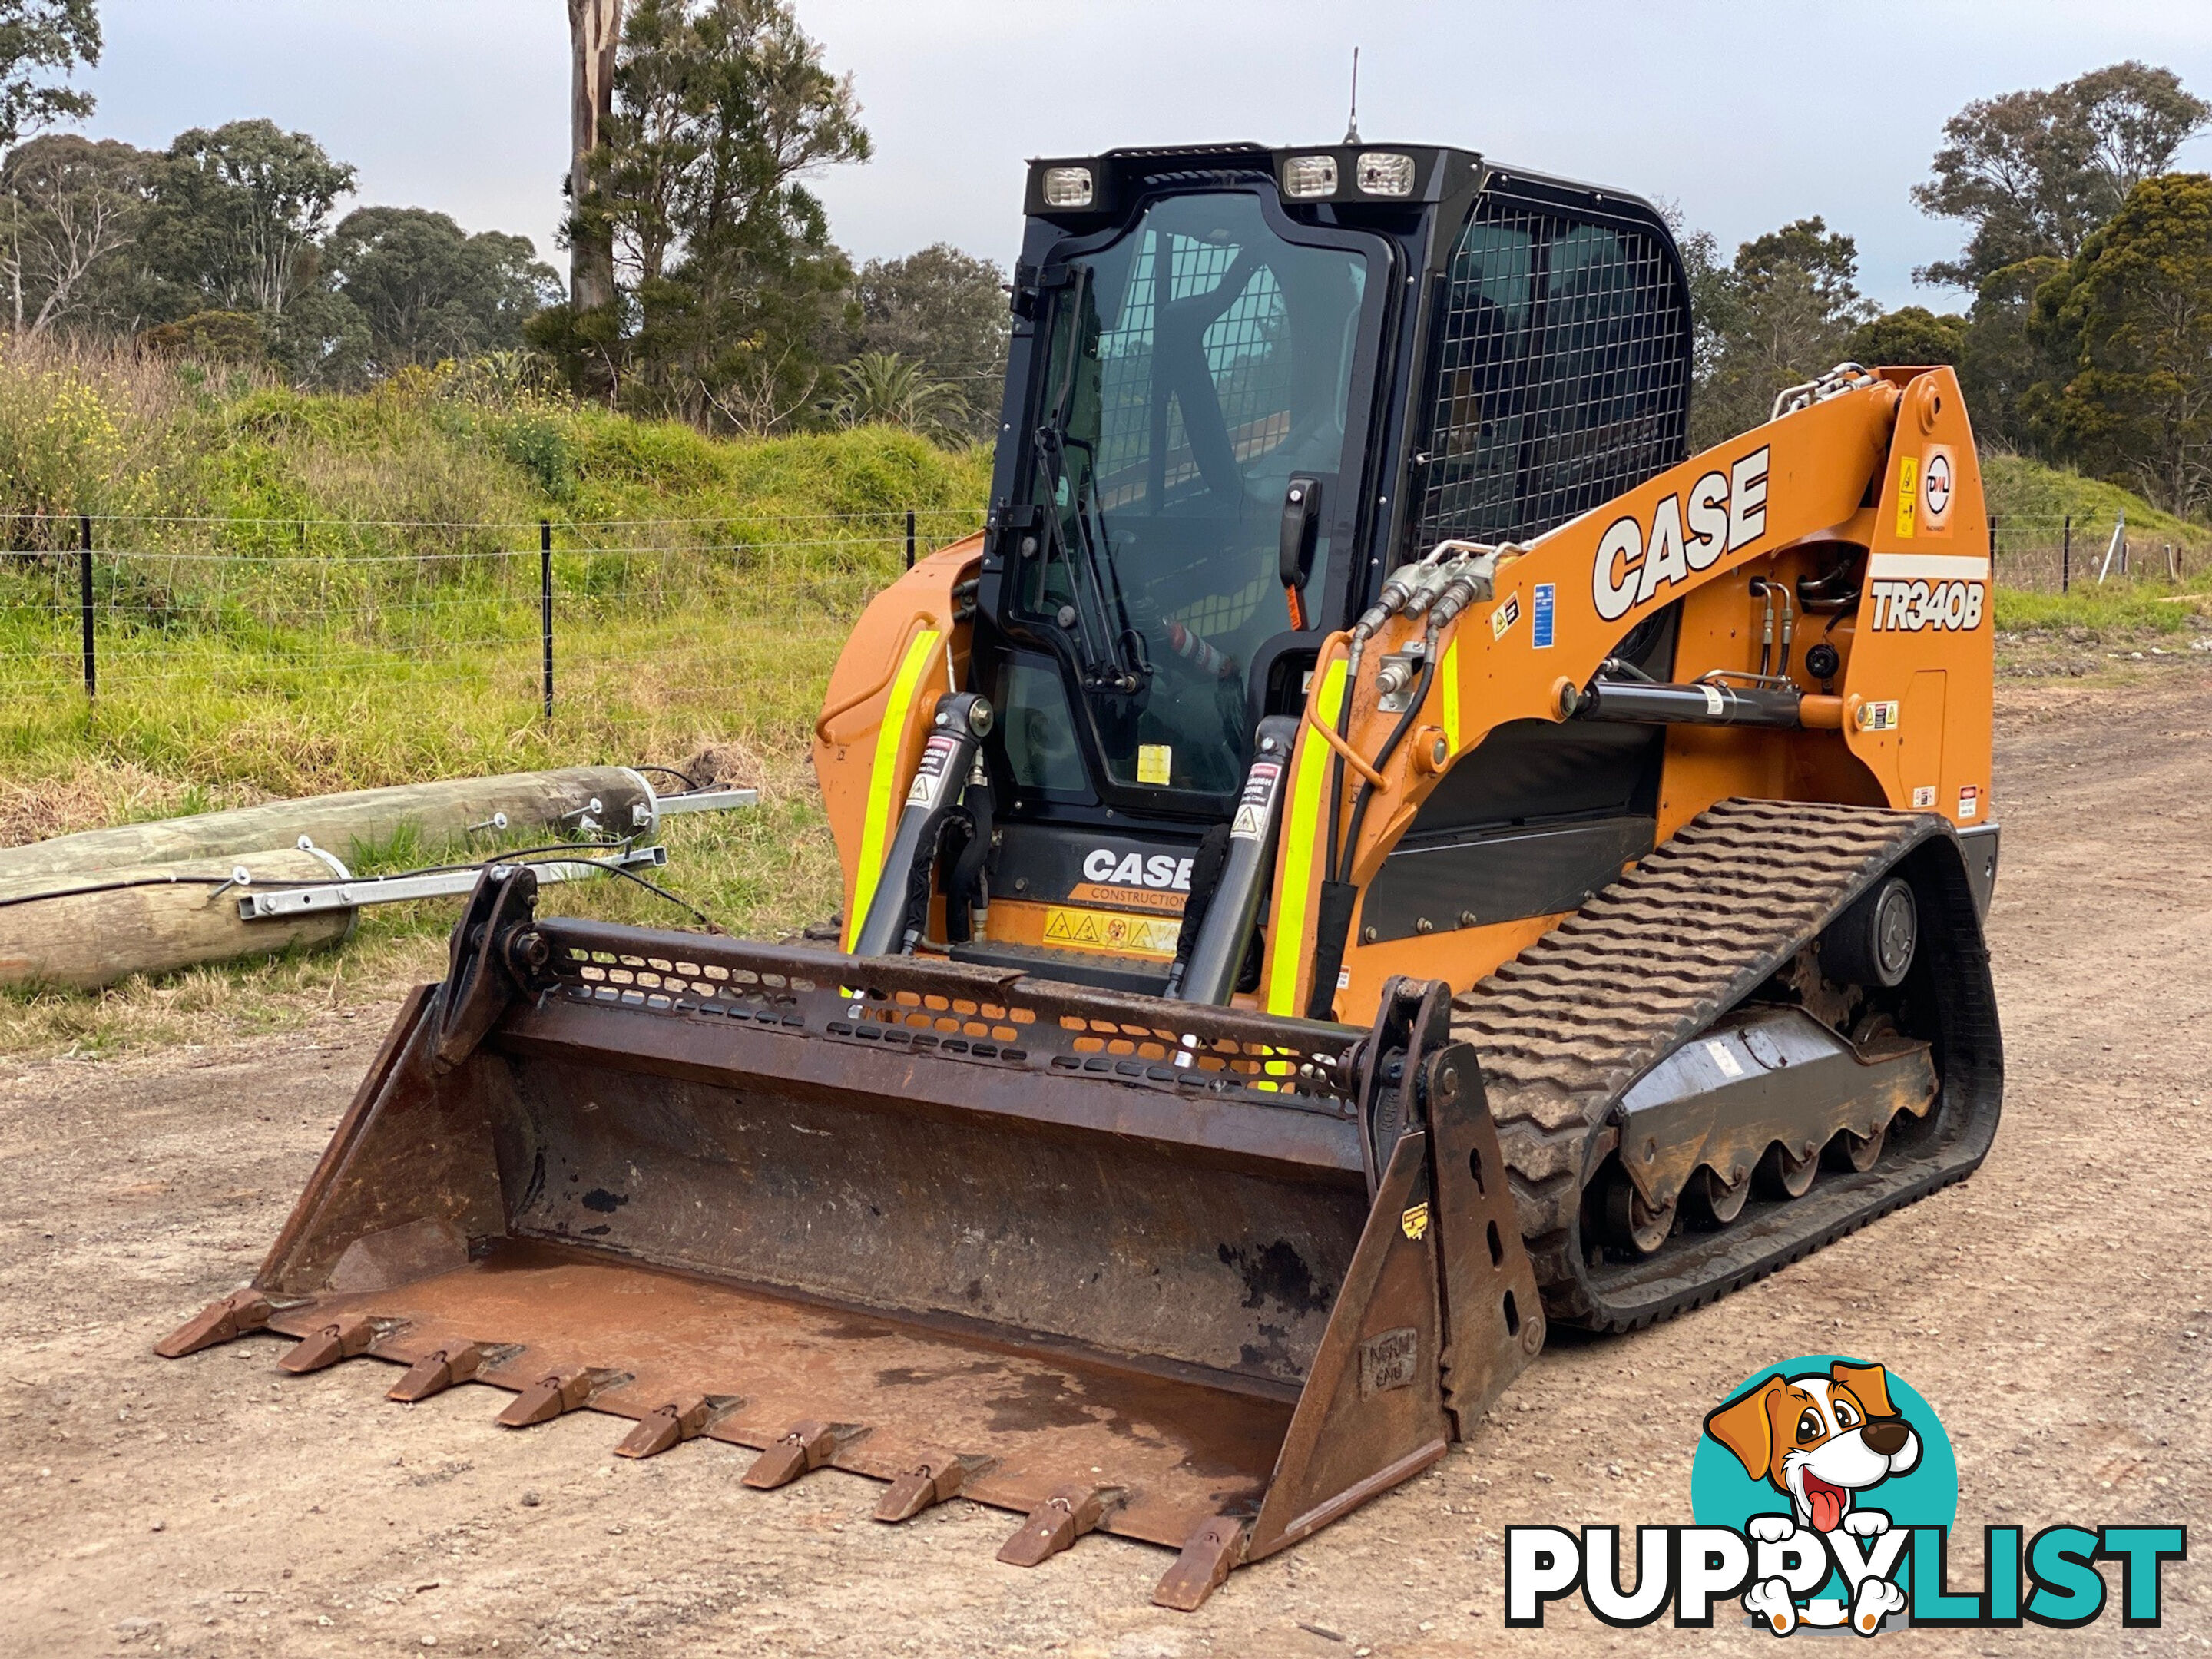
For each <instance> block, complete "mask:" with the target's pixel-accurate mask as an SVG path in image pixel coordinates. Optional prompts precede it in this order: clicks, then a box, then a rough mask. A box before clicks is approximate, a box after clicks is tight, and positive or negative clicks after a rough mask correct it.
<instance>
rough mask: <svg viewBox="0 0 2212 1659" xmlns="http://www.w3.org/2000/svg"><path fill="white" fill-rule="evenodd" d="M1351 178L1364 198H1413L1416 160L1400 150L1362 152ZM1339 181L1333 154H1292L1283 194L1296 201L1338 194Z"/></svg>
mask: <svg viewBox="0 0 2212 1659" xmlns="http://www.w3.org/2000/svg"><path fill="white" fill-rule="evenodd" d="M1337 179H1338V175H1337V165H1336V157H1334V155H1293V156H1292V157H1291V159H1290V160H1289V161H1285V163H1284V164H1283V194H1284V195H1285V196H1287V197H1290V198H1291V200H1292V201H1294V202H1311V201H1318V200H1319V199H1321V198H1322V197H1325V196H1334V195H1335V194H1336V191H1337ZM1352 183H1353V184H1354V185H1355V186H1356V187H1357V188H1358V191H1359V193H1360V194H1361V195H1363V196H1395V197H1404V196H1411V195H1412V194H1413V157H1412V156H1410V155H1406V154H1405V153H1404V152H1403V151H1401V150H1395V149H1369V150H1362V151H1361V152H1360V153H1359V156H1358V160H1357V161H1356V162H1355V163H1354V165H1353V167H1352Z"/></svg>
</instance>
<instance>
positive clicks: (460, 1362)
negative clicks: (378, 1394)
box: [384, 1342, 484, 1406]
mask: <svg viewBox="0 0 2212 1659" xmlns="http://www.w3.org/2000/svg"><path fill="white" fill-rule="evenodd" d="M483 1363H484V1352H483V1349H482V1348H480V1347H478V1346H477V1345H476V1344H475V1343H473V1342H469V1343H464V1344H463V1345H462V1346H459V1347H458V1348H434V1349H432V1350H431V1351H430V1352H428V1353H426V1354H424V1355H423V1356H422V1358H420V1359H418V1360H416V1362H415V1363H414V1364H411V1365H410V1366H409V1367H408V1368H407V1374H406V1376H403V1377H401V1378H400V1379H399V1380H398V1382H397V1383H393V1384H392V1386H391V1388H389V1389H386V1391H385V1395H384V1397H385V1398H386V1400H397V1401H399V1402H400V1403H401V1404H402V1405H405V1406H411V1405H413V1404H414V1403H415V1402H416V1401H418V1400H428V1399H429V1398H430V1396H431V1395H439V1394H443V1393H445V1391H446V1390H447V1389H450V1388H452V1387H453V1384H454V1383H465V1382H467V1381H468V1380H469V1379H470V1378H471V1377H472V1376H475V1375H476V1374H477V1371H478V1370H482V1369H483Z"/></svg>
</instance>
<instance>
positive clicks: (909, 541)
mask: <svg viewBox="0 0 2212 1659" xmlns="http://www.w3.org/2000/svg"><path fill="white" fill-rule="evenodd" d="M906 568H908V569H909V570H911V569H913V568H914V509H913V508H912V507H908V508H907V510H906Z"/></svg>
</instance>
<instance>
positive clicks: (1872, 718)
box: [1859, 702, 1897, 732]
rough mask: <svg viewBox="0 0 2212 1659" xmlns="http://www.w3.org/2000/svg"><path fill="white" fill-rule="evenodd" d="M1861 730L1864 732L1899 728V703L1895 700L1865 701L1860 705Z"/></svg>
mask: <svg viewBox="0 0 2212 1659" xmlns="http://www.w3.org/2000/svg"><path fill="white" fill-rule="evenodd" d="M1859 730H1860V731H1862V732H1894V731H1896V730H1897V705H1896V704H1895V703H1893V702H1863V703H1861V704H1860V705H1859Z"/></svg>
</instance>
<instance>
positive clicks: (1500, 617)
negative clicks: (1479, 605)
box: [1490, 593, 1521, 640]
mask: <svg viewBox="0 0 2212 1659" xmlns="http://www.w3.org/2000/svg"><path fill="white" fill-rule="evenodd" d="M1520 620H1521V596H1520V595H1519V594H1518V593H1508V594H1507V595H1506V596H1505V602H1504V604H1502V605H1498V607H1497V608H1496V609H1495V610H1493V611H1492V612H1491V613H1490V637H1491V638H1492V639H1493V640H1502V639H1504V637H1505V630H1506V629H1509V628H1510V627H1512V626H1513V624H1514V623H1517V622H1519V621H1520Z"/></svg>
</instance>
